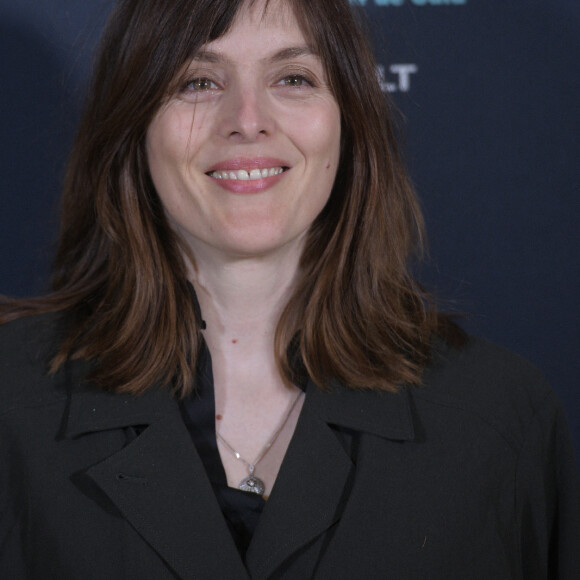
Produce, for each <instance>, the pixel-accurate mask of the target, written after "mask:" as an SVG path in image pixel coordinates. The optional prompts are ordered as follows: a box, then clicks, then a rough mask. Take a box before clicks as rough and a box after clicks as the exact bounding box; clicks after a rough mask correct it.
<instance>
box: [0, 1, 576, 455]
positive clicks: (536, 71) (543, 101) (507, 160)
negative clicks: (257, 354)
mask: <svg viewBox="0 0 580 580" xmlns="http://www.w3.org/2000/svg"><path fill="white" fill-rule="evenodd" d="M359 4H363V5H364V11H366V13H367V14H368V15H369V16H370V19H369V20H370V28H369V31H370V34H372V35H373V37H374V40H375V45H376V49H377V54H378V57H379V61H380V63H381V65H382V69H381V70H382V78H383V85H384V88H385V90H386V91H390V92H392V93H393V96H394V97H395V99H396V101H397V103H398V105H399V107H400V109H401V111H402V112H403V114H404V116H405V118H406V121H405V125H404V133H405V135H406V138H407V151H408V162H409V166H410V168H411V173H412V175H413V177H414V181H415V183H416V185H417V189H418V191H419V193H420V196H421V198H422V200H423V204H424V208H425V212H426V216H427V224H428V228H429V232H430V240H431V257H432V260H431V262H432V263H431V265H430V266H429V267H428V268H426V270H425V272H424V275H423V276H424V278H425V280H426V281H427V282H428V283H429V284H431V285H432V286H433V287H435V289H436V290H437V291H438V293H439V294H440V295H441V296H442V297H443V298H446V299H448V302H447V304H448V305H450V306H452V307H453V308H455V309H456V310H459V311H464V312H469V313H471V316H470V318H468V319H467V320H466V321H465V326H466V327H467V329H468V330H470V331H472V332H474V333H476V334H479V335H482V336H485V337H488V338H490V339H492V340H494V341H496V342H499V343H501V344H503V345H505V346H507V347H509V348H511V349H512V350H514V351H516V352H518V353H521V354H522V355H524V356H526V357H528V358H530V359H531V360H533V361H534V362H536V364H538V365H539V366H540V367H541V368H542V369H543V370H544V372H545V373H546V375H547V376H548V378H549V379H550V380H551V382H552V384H553V385H554V387H555V389H556V390H557V391H558V393H559V395H560V397H561V399H562V401H563V402H564V404H565V406H566V409H567V412H568V416H569V419H570V423H571V428H572V431H573V436H574V439H575V444H576V447H577V450H578V451H580V395H579V394H578V392H577V386H576V385H577V383H578V376H579V375H580V362H579V360H580V332H579V329H580V316H579V314H580V307H579V288H580V285H579V281H580V268H579V261H578V246H579V241H580V240H579V234H578V223H580V202H579V201H578V194H579V191H578V183H579V182H580V162H579V159H580V143H579V139H578V131H579V125H578V122H579V120H580V80H579V79H580V69H579V67H578V63H579V62H580V2H578V0H366V2H362V1H361V2H359ZM110 6H111V1H109V0H107V1H105V0H83V2H79V1H78V0H43V1H42V2H39V1H38V0H19V2H18V3H15V2H14V1H13V0H0V48H1V60H0V62H1V67H2V83H1V85H0V115H1V123H2V127H3V130H2V137H1V138H0V148H1V149H0V159H1V160H2V161H1V163H2V171H1V172H0V195H1V200H2V211H1V212H0V250H1V251H0V292H2V293H6V294H16V295H32V294H37V293H40V292H42V291H43V289H45V288H46V280H47V272H48V264H49V261H50V256H51V251H52V246H51V244H52V241H53V239H54V237H55V231H56V221H57V214H58V203H57V198H58V191H59V187H60V183H61V179H62V168H63V164H64V159H65V157H66V152H67V149H68V147H69V145H70V142H71V138H72V134H73V132H74V126H75V122H76V120H77V118H78V112H79V107H80V103H81V100H82V96H83V93H84V87H85V83H86V79H87V76H88V73H89V69H90V58H91V53H92V49H93V47H94V43H95V41H96V38H97V37H98V34H99V31H100V29H101V27H102V24H103V22H104V20H105V18H106V15H107V13H108V11H109V9H110Z"/></svg>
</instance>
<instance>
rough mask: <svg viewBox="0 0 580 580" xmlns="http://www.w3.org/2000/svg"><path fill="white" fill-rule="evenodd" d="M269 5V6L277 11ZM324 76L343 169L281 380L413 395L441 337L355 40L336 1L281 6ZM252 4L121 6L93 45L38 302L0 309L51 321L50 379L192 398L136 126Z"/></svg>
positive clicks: (360, 39) (159, 220) (282, 350)
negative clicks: (85, 369)
mask: <svg viewBox="0 0 580 580" xmlns="http://www.w3.org/2000/svg"><path fill="white" fill-rule="evenodd" d="M276 1H278V0H276ZM280 1H284V2H286V3H287V4H288V5H290V7H291V8H292V10H293V12H294V14H295V16H296V18H297V20H298V22H299V25H300V26H301V28H302V30H303V32H304V34H305V36H306V37H307V38H308V40H309V42H311V43H312V44H313V46H314V47H315V48H316V50H317V51H318V54H319V55H320V57H321V59H322V62H323V64H324V66H325V68H326V72H327V75H328V78H329V82H330V85H331V89H332V91H333V93H334V96H335V98H336V100H337V102H338V105H339V107H340V111H341V114H342V143H341V160H340V164H339V169H338V174H337V176H336V181H335V184H334V188H333V190H332V192H331V195H330V199H329V201H328V203H327V205H326V207H325V208H324V209H323V211H322V212H321V214H320V215H319V216H318V217H317V219H316V220H315V221H314V223H313V224H312V226H311V228H310V230H309V232H308V235H307V239H306V243H305V246H304V250H303V255H302V257H301V264H300V273H299V279H298V282H297V285H296V287H295V289H294V292H293V294H292V296H291V298H290V300H289V302H288V304H287V305H286V307H285V309H284V311H283V313H282V315H281V318H280V320H279V323H278V326H277V330H276V335H275V344H274V345H273V348H274V349H275V356H276V360H277V364H278V368H279V371H280V373H281V375H282V377H283V378H284V379H285V380H286V381H288V382H295V381H297V380H299V379H300V378H301V376H302V375H303V374H304V373H306V374H307V375H308V376H310V377H311V378H312V380H313V381H314V382H315V383H316V384H317V385H318V386H319V387H321V388H325V386H326V385H327V384H328V381H329V379H331V378H337V379H338V380H340V381H342V382H343V383H344V384H345V385H348V386H349V387H352V388H372V389H383V390H396V388H397V387H398V385H401V384H404V383H406V384H418V383H420V381H421V373H422V370H423V368H424V367H425V365H426V364H427V362H428V361H429V357H430V353H431V344H432V338H433V335H434V334H435V333H438V332H439V333H442V332H444V331H445V329H448V328H449V324H450V323H449V322H448V321H447V319H446V318H445V317H443V316H441V315H439V314H438V313H437V311H436V309H435V308H434V307H433V305H432V303H431V301H430V299H429V297H428V296H427V295H425V293H424V292H423V291H422V290H421V288H420V286H419V285H418V284H417V283H416V281H415V280H414V278H413V276H412V275H411V273H410V271H409V261H410V259H411V258H412V256H413V255H415V254H416V253H417V252H418V251H419V252H420V250H421V248H422V244H423V220H422V216H421V212H420V208H419V205H418V202H417V199H416V196H415V194H414V191H413V188H412V186H411V185H410V183H409V179H408V176H407V173H406V170H405V167H404V165H403V163H402V160H401V156H400V153H399V151H398V149H397V135H396V133H397V132H396V129H395V126H394V123H393V118H394V113H393V107H392V105H391V104H390V102H389V100H388V98H387V97H386V96H385V95H384V94H383V93H382V91H381V88H380V86H379V83H378V81H377V76H376V65H375V60H374V58H373V55H372V51H371V49H370V46H369V42H368V38H367V36H368V35H367V34H365V33H364V31H363V29H362V27H361V26H360V23H359V22H358V17H357V13H356V11H355V10H353V9H352V8H351V7H350V5H349V3H348V1H347V0H280ZM248 3H254V0H147V1H146V2H144V1H143V0H120V1H119V2H118V3H117V6H116V8H115V9H114V11H113V13H112V15H111V17H110V19H109V22H108V24H107V26H106V29H105V31H104V33H103V36H102V39H101V43H100V48H99V51H98V54H97V60H96V66H95V72H94V76H93V80H92V83H91V86H90V90H89V93H88V99H87V102H86V106H85V109H84V114H83V116H82V119H81V123H80V128H79V132H78V136H77V139H76V142H75V144H74V147H73V150H72V154H71V158H70V162H69V165H68V171H67V175H66V179H65V185H64V193H63V199H62V219H61V229H60V237H59V245H58V251H57V255H56V259H55V263H54V269H53V278H52V292H51V293H50V294H49V295H47V296H44V297H41V298H35V299H20V300H14V299H12V300H8V299H5V300H4V301H3V304H2V306H1V307H0V322H6V321H8V320H12V319H15V318H19V317H22V316H28V315H32V314H39V313H48V312H59V313H60V319H61V321H62V323H63V324H64V335H63V336H64V339H63V341H62V343H61V344H60V345H59V350H58V354H57V355H56V356H55V358H54V359H53V360H52V363H51V371H52V372H54V371H56V370H57V369H59V368H60V367H61V366H62V365H63V364H64V363H65V362H66V361H67V360H71V359H86V360H90V361H93V363H96V364H93V365H91V368H92V369H93V370H92V374H91V375H90V378H91V379H92V381H94V383H95V384H97V385H98V386H99V387H101V388H103V389H108V390H114V391H118V392H128V393H133V394H139V393H142V392H143V391H145V390H146V389H148V388H150V387H151V386H153V385H160V384H161V385H167V386H170V387H171V388H173V389H174V391H175V393H176V394H177V395H178V396H186V395H187V394H188V393H189V392H191V390H192V389H193V388H194V384H195V365H196V360H197V356H198V353H199V348H200V344H201V341H202V337H201V320H200V317H199V314H198V313H197V312H196V308H195V305H194V302H193V301H192V297H191V292H190V289H189V288H188V283H187V277H186V265H185V264H186V262H185V260H186V258H185V253H186V251H187V250H186V249H185V248H184V245H183V244H182V243H181V241H180V239H179V238H178V236H177V234H176V233H175V232H174V231H173V230H172V228H171V227H170V225H169V223H168V220H167V219H166V217H165V214H164V211H163V207H162V205H161V202H160V200H159V197H158V195H157V193H156V191H155V188H154V186H153V183H152V180H151V177H150V173H149V169H148V164H147V157H146V152H145V139H146V134H147V130H148V127H149V126H150V124H151V122H152V120H153V118H154V116H155V115H156V113H157V112H158V111H159V109H160V107H161V106H162V105H163V103H164V102H165V101H166V99H167V98H168V95H169V94H170V93H171V91H172V90H173V89H172V87H175V83H176V79H178V78H179V74H180V71H182V70H183V67H184V65H185V64H186V63H187V62H189V60H190V59H191V58H192V56H193V55H194V54H195V53H196V51H198V50H199V49H200V48H201V47H202V46H203V45H204V44H206V43H208V42H210V41H212V40H215V39H217V38H219V37H221V36H223V35H224V34H226V33H227V32H228V30H229V28H230V27H231V26H232V23H233V22H234V20H235V18H236V15H237V14H238V12H239V11H240V9H241V8H242V7H243V6H244V5H245V4H248Z"/></svg>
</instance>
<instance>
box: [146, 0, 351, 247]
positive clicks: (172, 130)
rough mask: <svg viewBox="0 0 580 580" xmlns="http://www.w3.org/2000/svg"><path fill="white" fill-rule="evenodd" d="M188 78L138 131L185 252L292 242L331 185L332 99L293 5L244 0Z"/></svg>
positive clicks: (334, 151)
mask: <svg viewBox="0 0 580 580" xmlns="http://www.w3.org/2000/svg"><path fill="white" fill-rule="evenodd" d="M185 79H186V83H184V85H183V86H182V87H181V89H180V90H178V92H177V93H176V94H175V95H174V96H173V97H172V98H171V99H170V100H169V102H168V103H167V104H166V105H164V106H163V108H162V109H161V110H160V111H159V112H158V114H157V115H156V117H155V119H154V120H153V122H152V123H151V126H150V128H149V131H148V135H147V155H148V160H149V166H150V170H151V175H152V177H153V182H154V184H155V187H156V189H157V192H158V194H159V196H160V198H161V201H162V203H163V205H164V207H165V210H166V213H167V215H168V217H169V219H170V221H171V223H172V225H173V227H174V228H175V229H176V230H177V232H178V233H180V234H181V235H182V236H183V237H184V239H185V240H186V242H187V243H188V244H189V245H190V247H191V248H192V250H193V252H194V255H196V253H197V252H205V251H207V250H210V249H211V250H218V251H220V252H222V253H225V254H227V255H229V256H234V257H235V256H241V257H247V256H256V255H264V254H268V253H271V252H274V251H276V250H277V249H279V248H282V247H292V246H295V248H296V251H298V252H299V251H300V249H301V247H302V240H303V238H304V235H305V233H306V231H307V230H308V228H309V226H310V225H311V224H312V222H313V220H314V219H315V218H316V216H317V215H318V214H319V213H320V211H321V210H322V208H323V207H324V205H325V203H326V201H327V200H328V197H329V195H330V191H331V189H332V185H333V182H334V178H335V175H336V170H337V165H338V160H339V148H340V111H339V108H338V105H337V103H336V100H335V98H334V96H333V95H332V93H331V91H330V88H329V86H328V80H327V78H326V74H325V71H324V67H323V64H322V62H321V60H320V58H319V57H318V56H317V55H316V54H314V53H313V52H312V50H311V47H309V46H308V44H307V41H306V39H305V38H304V35H303V34H302V31H301V30H300V28H299V27H298V23H297V22H296V19H295V18H294V16H293V14H292V12H291V10H290V9H289V8H288V7H287V6H286V5H285V4H284V3H283V1H281V0H277V1H274V2H271V3H270V5H269V6H268V10H267V11H266V12H265V13H264V9H263V4H262V2H258V3H256V5H255V7H254V8H252V9H250V8H248V7H246V8H243V9H242V11H241V12H240V14H239V16H238V18H237V20H236V21H235V22H234V25H233V27H232V28H231V30H230V31H229V32H228V34H226V35H225V36H223V37H221V38H219V39H218V40H215V41H213V42H210V43H209V44H207V45H205V46H204V47H203V49H202V50H201V51H200V52H199V53H198V54H197V56H196V58H195V59H194V60H193V61H192V62H191V63H190V65H189V67H188V69H187V75H186V77H185Z"/></svg>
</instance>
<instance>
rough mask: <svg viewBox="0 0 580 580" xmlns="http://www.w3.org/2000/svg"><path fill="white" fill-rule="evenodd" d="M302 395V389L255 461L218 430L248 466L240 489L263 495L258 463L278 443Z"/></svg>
mask: <svg viewBox="0 0 580 580" xmlns="http://www.w3.org/2000/svg"><path fill="white" fill-rule="evenodd" d="M301 395H302V391H300V392H299V393H298V396H297V397H296V398H295V399H294V402H293V403H292V405H291V407H290V409H289V411H288V412H287V413H286V416H285V417H284V421H282V423H281V425H280V427H278V429H276V431H275V432H274V434H273V435H272V437H270V440H269V441H268V442H267V443H266V445H264V447H262V450H261V451H260V453H258V456H257V457H256V459H254V461H253V462H252V463H250V462H249V461H247V460H246V459H244V458H243V457H242V456H241V455H240V453H239V452H238V451H236V450H235V449H234V448H233V447H232V446H231V445H230V444H229V443H228V442H227V441H226V440H225V439H224V437H223V435H222V434H221V433H219V432H216V435H217V437H218V439H219V440H220V441H221V442H222V443H223V444H224V445H225V446H226V448H227V449H228V450H229V451H231V452H232V454H233V455H234V457H235V458H236V459H239V460H240V461H241V462H242V463H243V464H244V465H245V466H246V467H247V468H248V477H246V478H244V479H243V480H242V481H241V482H240V485H239V487H240V489H242V490H244V491H251V492H253V493H257V494H259V495H263V493H264V490H265V485H264V482H263V481H262V480H261V479H259V478H258V477H256V476H255V475H254V471H255V469H256V465H258V463H260V461H262V459H263V458H264V456H265V455H266V453H268V451H269V450H270V449H271V447H272V445H274V443H276V439H278V436H279V435H280V433H282V429H284V427H285V425H286V423H287V422H288V419H289V418H290V415H291V414H292V411H294V408H295V407H296V404H297V403H298V399H300V396H301Z"/></svg>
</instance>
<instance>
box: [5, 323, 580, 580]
mask: <svg viewBox="0 0 580 580" xmlns="http://www.w3.org/2000/svg"><path fill="white" fill-rule="evenodd" d="M56 328H57V325H55V324H54V321H53V319H52V318H51V317H33V318H29V319H23V320H20V321H17V322H14V323H10V324H7V325H4V326H2V327H0V578H3V579H4V578H5V579H11V580H12V579H14V580H19V579H24V578H31V579H42V580H48V579H55V580H57V579H58V580H68V579H71V580H72V579H75V580H91V579H99V580H101V579H102V580H105V579H106V580H114V579H117V578H118V579H128V578H131V579H132V578H151V579H155V580H162V579H164V578H167V579H169V578H174V579H175V578H183V579H190V578H198V579H216V580H224V579H225V580H229V579H232V580H235V579H247V578H250V577H251V578H256V579H266V578H285V579H307V578H317V579H328V580H331V579H332V580H342V579H344V580H346V579H348V580H352V579H357V580H358V579H365V580H367V579H375V578H377V579H378V578H380V579H382V578H393V579H417V580H419V579H421V580H423V579H426V578H428V579H441V580H458V579H470V580H473V579H478V578H481V579H485V580H490V579H493V580H501V579H508V578H510V579H511V578H516V579H518V578H525V579H526V580H530V579H536V578H537V579H539V578H577V577H578V571H579V570H580V559H579V555H578V554H579V551H578V547H579V546H580V540H579V538H580V504H579V502H580V489H579V485H578V474H577V469H576V467H575V464H574V458H573V453H572V449H571V444H570V439H569V435H568V432H567V428H566V424H565V419H564V417H563V413H562V409H561V407H560V404H559V403H558V401H557V400H556V398H555V396H554V394H553V392H552V390H551V389H550V388H549V387H548V386H547V385H546V384H545V382H544V380H543V378H542V377H541V375H540V374H539V373H538V371H537V370H536V369H535V368H533V367H532V366H531V365H529V364H528V363H527V362H525V361H523V360H522V359H520V358H518V357H516V356H515V355H512V354H510V353H507V352H506V351H504V350H501V349H499V348H497V347H495V346H493V345H491V344H489V343H487V342H483V341H479V340H471V341H470V343H469V344H468V346H467V347H465V348H464V349H463V350H461V351H456V350H453V349H450V348H447V347H445V346H441V347H440V348H439V350H438V353H437V356H436V359H435V361H434V362H433V364H432V365H431V366H430V368H429V369H428V371H427V373H426V376H425V385H424V386H423V387H420V388H408V389H402V390H401V392H400V393H399V394H397V395H392V394H379V393H375V392H360V391H352V390H349V389H347V388H345V387H343V386H342V385H339V384H336V383H335V384H333V385H332V390H331V391H330V392H329V393H325V392H322V391H319V390H317V389H316V388H314V387H313V386H312V385H309V386H308V388H307V392H306V399H305V403H304V407H303V410H302V414H301V416H300V419H299V422H298V425H297V427H296V431H295V434H294V437H293V439H292V441H291V443H290V446H289V448H288V451H287V454H286V457H285V459H284V462H283V464H282V467H281V470H280V473H279V475H278V479H277V481H276V485H275V487H274V489H273V492H272V495H271V496H270V499H269V500H268V502H267V505H266V508H265V511H264V512H263V514H262V516H261V520H260V522H259V525H258V528H257V530H256V533H255V536H254V538H253V540H252V543H251V545H250V548H249V551H248V554H247V560H246V563H245V564H244V563H243V562H242V560H241V558H240V556H239V555H238V552H237V550H236V548H235V546H234V543H233V541H232V538H231V536H230V534H229V532H228V529H227V526H226V524H225V522H224V519H223V517H222V515H221V512H220V511H219V507H218V504H217V502H216V499H215V497H214V495H213V491H212V488H211V485H210V483H209V481H208V479H207V477H206V475H205V473H204V470H203V468H202V464H201V461H200V459H199V457H198V455H197V453H196V450H195V448H194V446H193V444H192V441H191V439H190V437H189V434H188V432H187V430H186V428H185V426H184V424H183V421H182V418H181V415H180V412H179V409H178V405H177V403H176V402H175V400H173V399H172V398H171V397H170V396H169V394H168V392H167V391H164V390H159V389H152V390H151V391H149V392H148V393H147V394H145V395H144V396H142V397H140V398H133V397H129V396H120V395H115V394H109V393H105V392H101V391H98V390H96V389H95V388H94V387H93V386H91V384H89V383H87V382H86V381H85V379H84V377H85V375H86V373H87V365H86V364H85V363H75V364H72V365H69V366H68V367H67V368H66V369H65V370H63V371H62V372H60V373H58V374H57V375H55V376H52V377H49V376H47V374H46V361H47V359H48V358H49V356H50V354H51V352H52V351H53V350H54V346H55V344H57V340H58V332H57V330H56Z"/></svg>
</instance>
